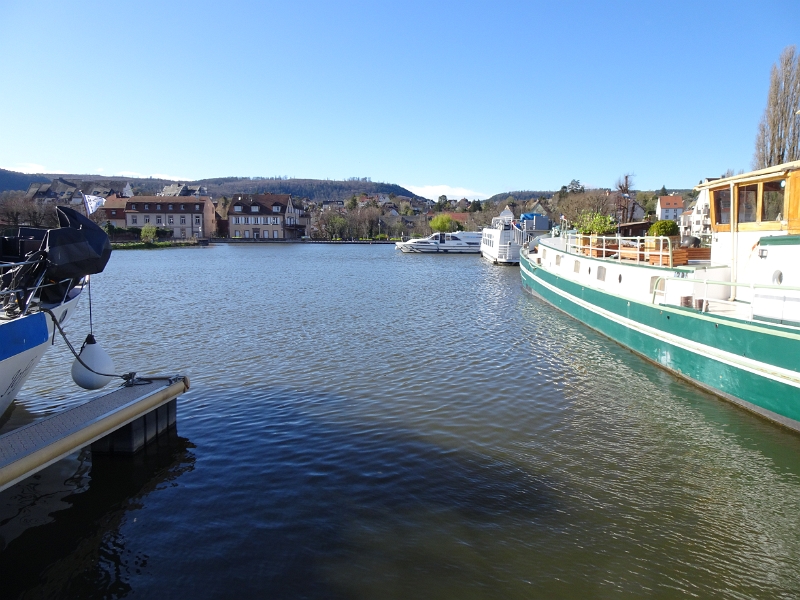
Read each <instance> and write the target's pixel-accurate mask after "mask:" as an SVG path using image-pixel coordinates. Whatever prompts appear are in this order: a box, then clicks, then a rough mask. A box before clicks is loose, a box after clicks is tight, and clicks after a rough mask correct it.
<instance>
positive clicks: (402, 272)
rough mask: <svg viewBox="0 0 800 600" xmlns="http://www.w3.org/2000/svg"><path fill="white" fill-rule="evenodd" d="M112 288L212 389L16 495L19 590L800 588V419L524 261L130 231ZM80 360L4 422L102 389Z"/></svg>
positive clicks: (3, 571)
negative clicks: (777, 419)
mask: <svg viewBox="0 0 800 600" xmlns="http://www.w3.org/2000/svg"><path fill="white" fill-rule="evenodd" d="M92 293H93V301H94V305H93V309H94V328H95V334H96V335H97V337H98V339H99V341H100V342H101V343H102V344H103V345H104V347H105V348H106V349H107V350H108V351H109V353H110V354H112V356H113V357H114V359H115V361H116V364H117V368H118V370H120V371H122V370H125V371H128V370H138V371H141V372H156V373H174V372H180V373H188V374H189V376H190V378H191V383H192V389H191V390H190V391H189V392H188V393H187V394H185V395H184V396H182V397H181V398H180V399H179V401H178V428H177V434H176V435H174V436H173V437H172V439H167V440H162V442H161V443H160V444H159V445H158V446H155V447H151V448H149V449H148V450H147V451H146V452H145V453H143V454H141V455H139V456H137V457H136V458H134V459H113V460H112V459H107V458H106V459H101V458H99V457H95V458H93V457H92V456H91V454H90V453H88V452H85V451H84V452H81V453H76V454H75V455H73V456H71V457H70V458H68V459H65V460H63V461H61V462H59V463H57V464H56V465H53V466H52V467H49V468H48V469H46V470H45V471H43V472H42V473H40V474H39V475H38V476H36V477H35V478H31V479H29V480H27V481H25V482H23V483H21V484H19V485H17V486H15V487H13V488H11V489H9V490H7V491H5V492H3V493H2V494H0V586H1V590H0V596H2V597H3V598H15V597H23V598H39V597H73V598H79V597H88V598H91V597H97V598H101V597H104V598H113V597H143V598H155V597H164V598H167V597H169V598H221V597H232V596H235V597H239V598H313V599H316V598H326V599H327V598H458V599H471V598H537V597H541V598H578V597H598V598H605V597H609V598H612V597H613V598H620V597H640V596H650V597H657V598H671V597H684V596H692V597H712V596H713V597H717V598H753V597H762V598H781V597H783V598H796V597H798V596H800V436H797V435H795V434H792V433H789V432H787V431H784V430H782V429H780V428H778V427H776V426H773V425H771V424H769V423H767V422H765V421H762V420H760V419H759V418H757V417H754V416H751V415H749V414H748V413H745V412H743V411H741V410H739V409H737V408H734V407H732V406H730V405H728V404H726V403H724V402H722V401H720V400H718V399H716V398H715V397H713V396H710V395H708V394H706V393H704V392H702V391H699V390H697V389H695V388H693V387H692V386H690V385H688V384H686V383H684V382H682V381H679V380H677V379H675V378H673V377H671V376H670V375H667V374H666V373H664V372H663V371H661V370H659V369H658V368H657V367H655V366H653V365H651V364H649V363H647V362H645V361H643V360H640V359H639V358H638V357H636V356H634V355H632V354H631V353H629V352H627V351H625V350H624V349H622V348H620V347H619V346H617V345H616V344H614V343H613V342H610V341H608V340H607V339H605V338H603V337H601V336H599V335H596V334H594V333H593V332H592V331H590V330H588V329H587V328H585V327H583V326H582V325H580V324H579V323H577V322H575V321H574V320H572V319H570V318H569V317H567V316H565V315H563V314H561V313H559V312H558V311H556V310H555V309H553V308H551V307H549V306H547V305H545V304H543V303H542V302H540V301H539V300H537V299H534V298H532V297H529V296H527V295H526V294H524V293H523V292H522V290H521V287H520V282H519V271H518V269H516V268H501V267H495V266H491V265H489V264H487V263H485V262H482V261H481V260H480V259H479V258H477V257H474V256H460V257H459V256H421V255H420V256H415V255H403V254H400V253H398V252H396V251H395V250H394V248H393V247H392V246H387V245H374V246H328V245H259V246H245V245H241V246H233V245H232V246H225V245H221V246H216V247H210V248H205V249H185V250H180V249H176V250H166V251H149V252H148V251H128V252H116V253H115V254H114V255H113V257H112V259H111V262H110V264H109V266H108V268H107V271H106V272H105V273H103V274H102V275H99V276H97V277H96V278H95V279H94V285H93V290H92ZM87 309H88V304H87V303H86V302H85V300H84V301H83V304H82V307H81V311H80V315H76V317H75V318H74V319H73V320H72V321H71V322H70V323H69V325H68V327H67V331H68V333H69V334H70V335H71V337H72V338H73V339H74V341H76V342H79V341H80V340H81V338H82V337H83V336H85V334H86V332H87V328H88V325H87V323H88V318H87V317H88V310H87ZM70 364H71V360H70V357H69V356H68V355H67V354H66V351H65V348H64V344H63V342H57V344H56V347H55V348H53V349H51V351H50V352H49V353H48V355H47V356H46V357H45V359H44V360H43V362H42V364H41V365H40V367H39V369H38V371H37V372H36V373H35V374H34V376H33V377H32V379H31V380H30V381H29V382H28V384H27V385H26V387H25V388H24V389H23V391H22V393H21V396H20V400H19V401H18V402H17V404H16V407H15V408H14V411H13V412H12V414H11V415H6V417H5V421H4V423H3V430H8V429H9V428H12V427H14V426H18V425H19V424H21V423H24V422H28V421H30V420H33V419H36V418H39V417H41V416H43V415H45V414H48V413H49V412H52V411H54V410H58V408H59V407H62V406H64V405H65V404H72V403H75V402H78V401H80V399H81V398H82V397H86V394H82V393H80V392H79V391H77V388H76V387H75V386H74V385H73V384H72V383H71V381H70V380H69V367H70Z"/></svg>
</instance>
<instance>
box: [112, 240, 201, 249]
mask: <svg viewBox="0 0 800 600" xmlns="http://www.w3.org/2000/svg"><path fill="white" fill-rule="evenodd" d="M197 245H198V244H197V242H196V241H195V240H187V241H183V240H181V241H170V242H111V248H112V249H113V250H153V249H155V248H185V247H187V246H197Z"/></svg>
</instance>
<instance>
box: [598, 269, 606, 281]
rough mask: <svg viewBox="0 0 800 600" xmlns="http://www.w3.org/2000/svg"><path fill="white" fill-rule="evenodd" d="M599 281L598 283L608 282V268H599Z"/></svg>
mask: <svg viewBox="0 0 800 600" xmlns="http://www.w3.org/2000/svg"><path fill="white" fill-rule="evenodd" d="M597 280H598V281H605V280H606V268H605V267H597Z"/></svg>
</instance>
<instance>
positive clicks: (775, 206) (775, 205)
mask: <svg viewBox="0 0 800 600" xmlns="http://www.w3.org/2000/svg"><path fill="white" fill-rule="evenodd" d="M785 189H786V180H785V179H781V180H780V181H767V182H766V183H764V193H763V196H762V199H761V220H762V221H780V220H781V211H783V192H784V190H785Z"/></svg>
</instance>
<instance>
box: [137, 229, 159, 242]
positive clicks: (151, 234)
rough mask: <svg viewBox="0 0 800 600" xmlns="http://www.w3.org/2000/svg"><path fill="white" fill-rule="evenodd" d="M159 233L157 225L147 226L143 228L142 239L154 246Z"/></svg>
mask: <svg viewBox="0 0 800 600" xmlns="http://www.w3.org/2000/svg"><path fill="white" fill-rule="evenodd" d="M157 233H158V232H157V231H156V227H155V225H145V226H144V227H142V233H141V234H140V237H141V239H142V241H143V242H144V243H145V244H152V243H153V242H154V241H155V239H156V235H157Z"/></svg>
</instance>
